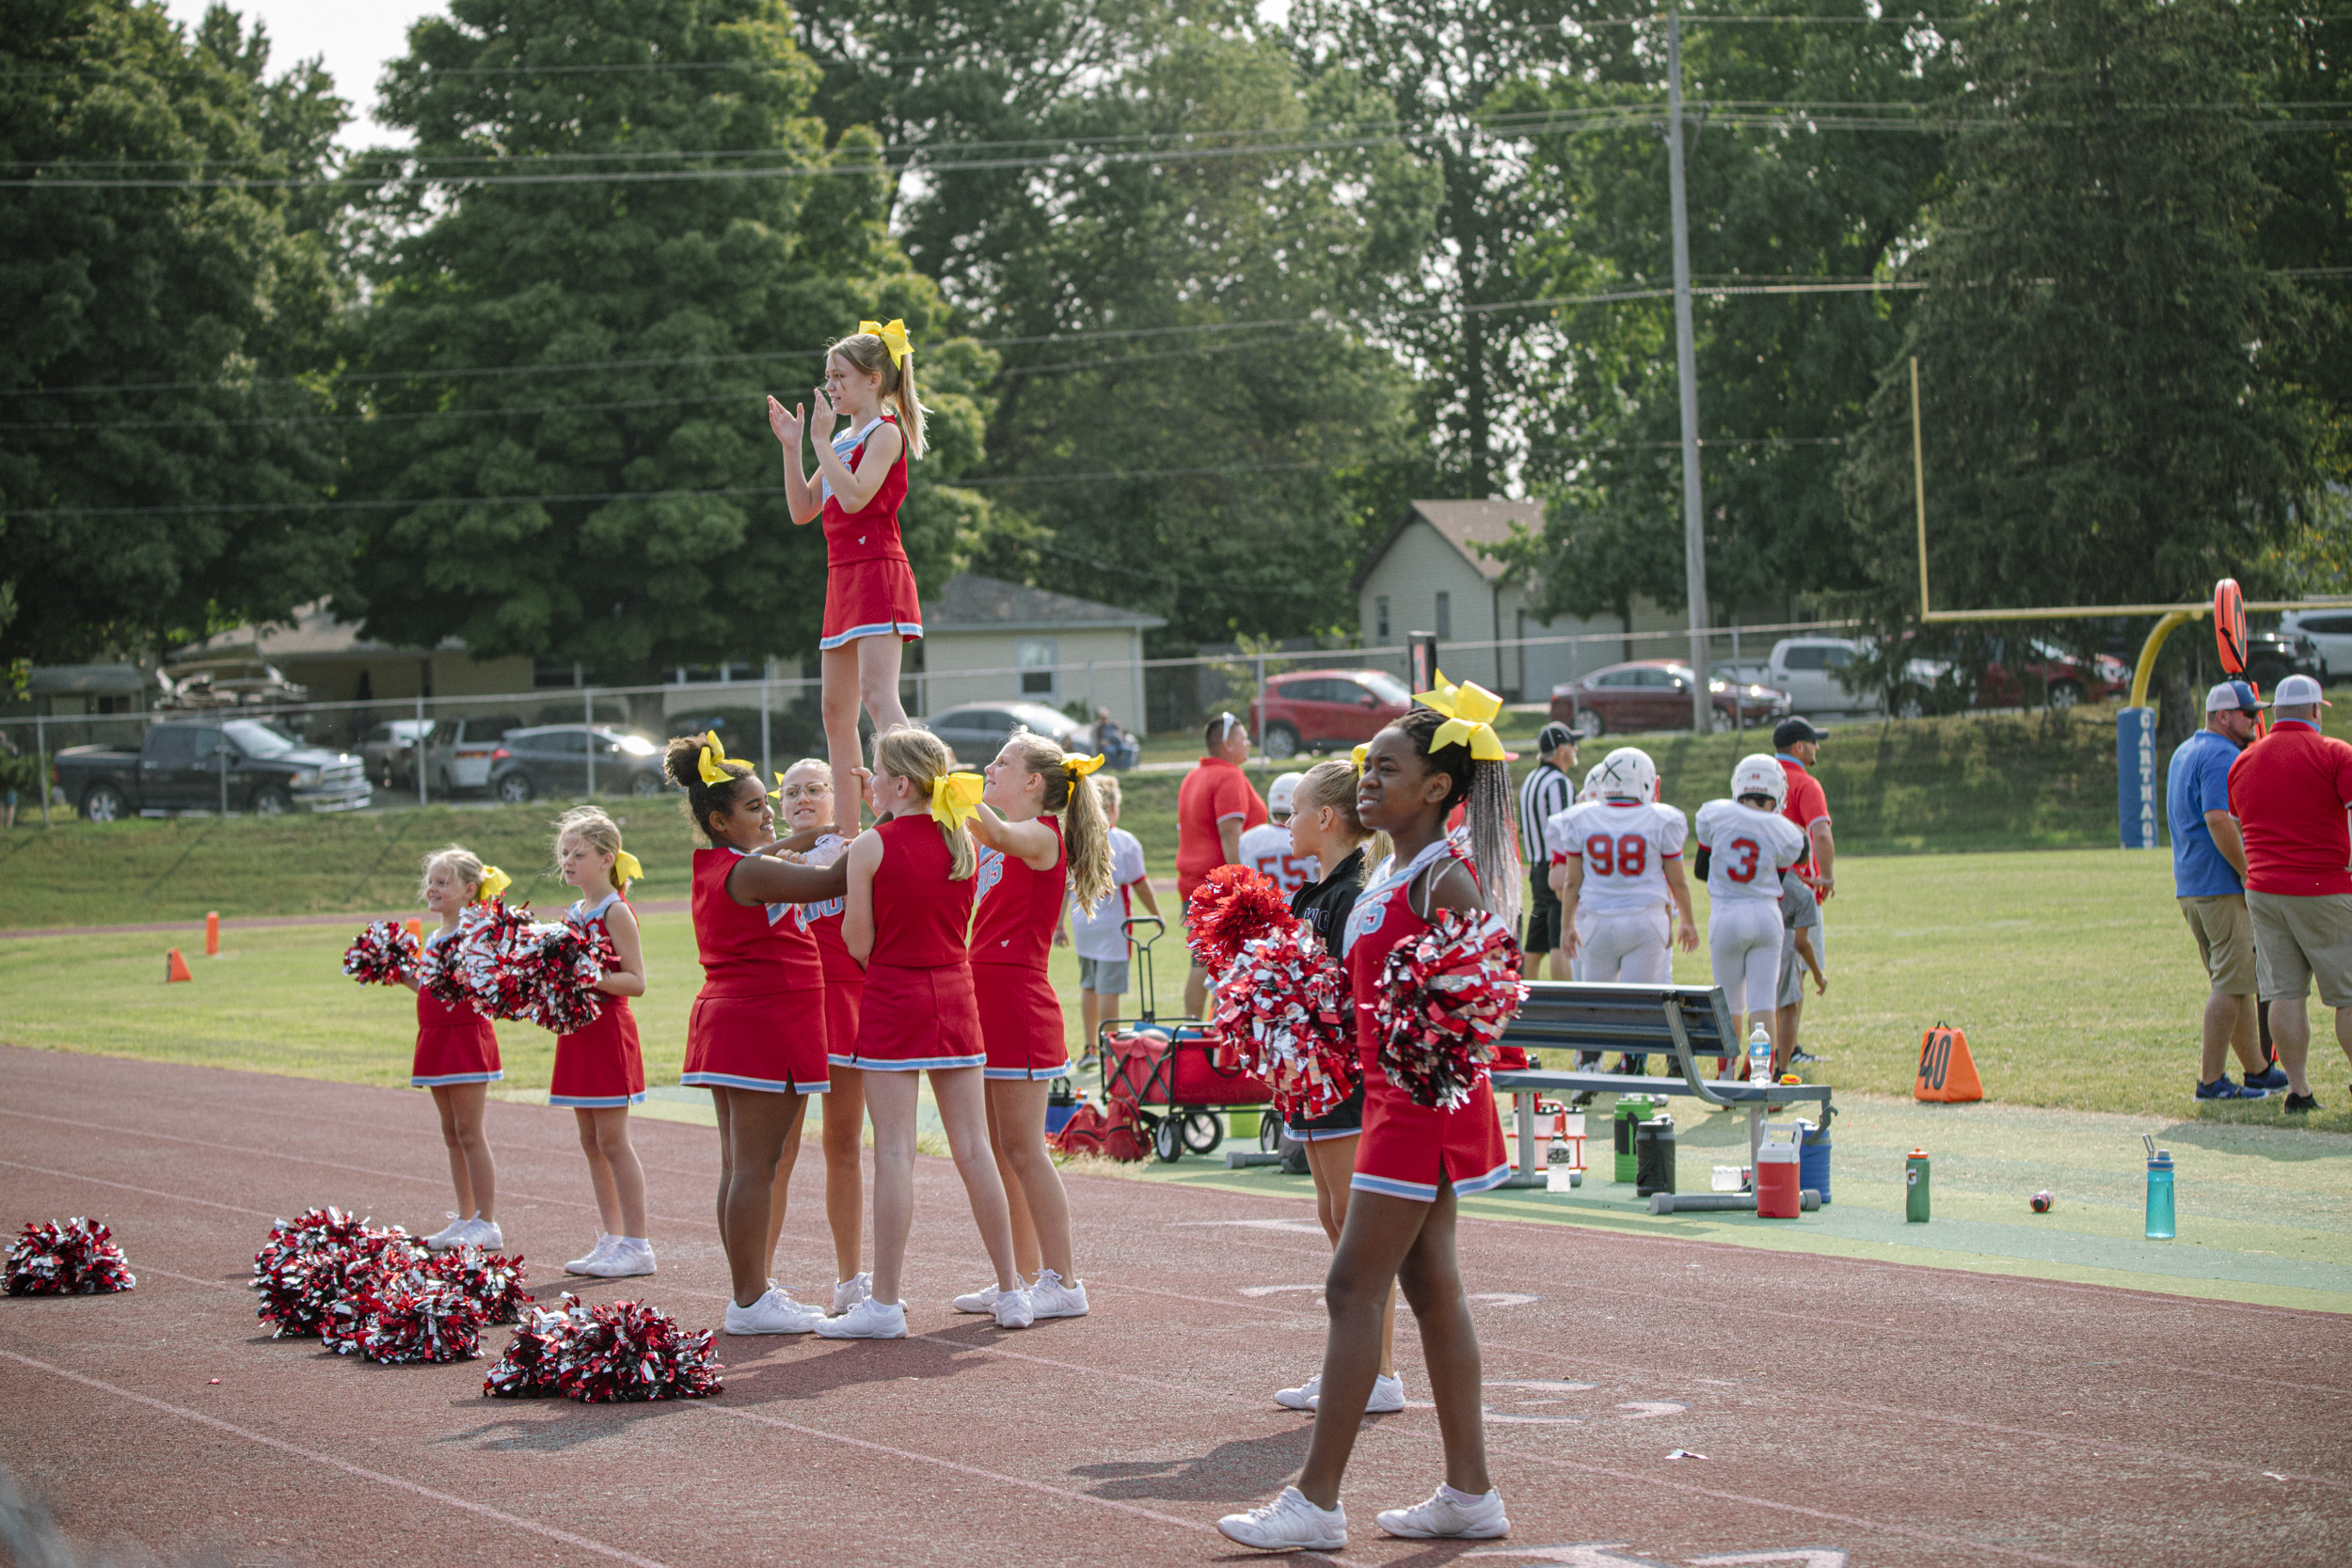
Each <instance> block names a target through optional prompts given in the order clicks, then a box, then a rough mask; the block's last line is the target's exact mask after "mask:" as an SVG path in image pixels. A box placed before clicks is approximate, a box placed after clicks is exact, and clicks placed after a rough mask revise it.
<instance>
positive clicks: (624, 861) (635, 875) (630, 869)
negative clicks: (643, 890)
mask: <svg viewBox="0 0 2352 1568" xmlns="http://www.w3.org/2000/svg"><path fill="white" fill-rule="evenodd" d="M612 875H614V876H615V877H618V878H619V879H621V880H622V881H624V882H635V881H642V880H643V879H644V875H645V868H644V866H642V865H640V864H638V863H637V857H636V856H635V855H632V854H630V853H629V852H628V850H626V849H615V850H614V851H612Z"/></svg>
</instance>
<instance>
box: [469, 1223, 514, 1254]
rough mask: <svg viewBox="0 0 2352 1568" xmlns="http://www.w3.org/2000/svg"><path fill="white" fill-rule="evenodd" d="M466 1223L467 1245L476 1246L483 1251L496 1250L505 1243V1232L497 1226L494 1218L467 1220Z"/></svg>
mask: <svg viewBox="0 0 2352 1568" xmlns="http://www.w3.org/2000/svg"><path fill="white" fill-rule="evenodd" d="M466 1225H467V1227H468V1229H467V1231H466V1241H467V1243H468V1244H469V1245H471V1246H478V1247H480V1248H481V1249H482V1250H483V1251H485V1252H496V1251H498V1250H499V1249H500V1248H501V1247H503V1246H504V1245H505V1244H506V1232H505V1231H503V1230H501V1229H500V1228H499V1222H498V1221H496V1220H482V1219H475V1220H468V1221H467V1222H466Z"/></svg>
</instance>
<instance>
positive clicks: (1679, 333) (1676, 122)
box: [1666, 6, 1715, 735]
mask: <svg viewBox="0 0 2352 1568" xmlns="http://www.w3.org/2000/svg"><path fill="white" fill-rule="evenodd" d="M1666 156H1667V159H1668V161H1669V163H1670V164H1671V167H1670V169H1669V170H1668V177H1667V190H1668V192H1669V197H1670V200H1671V203H1672V207H1673V214H1672V216H1673V222H1674V242H1675V374H1676V379H1677V381H1678V382H1679V383H1680V384H1681V390H1682V560H1683V590H1684V596H1685V597H1686V598H1688V599H1689V601H1690V605H1691V675H1692V686H1691V729H1692V733H1693V734H1697V735H1706V734H1707V733H1708V732H1709V731H1710V730H1712V729H1713V728H1714V723H1713V721H1714V717H1715V705H1714V703H1713V702H1712V701H1711V700H1710V699H1709V696H1708V676H1709V674H1710V673H1711V661H1710V660H1709V659H1708V652H1707V508H1706V503H1705V501H1704V500H1703V499H1702V498H1701V494H1700V490H1699V382H1698V355H1697V352H1696V351H1695V350H1694V349H1693V348H1692V328H1691V217H1690V212H1689V208H1688V205H1687V203H1686V201H1685V198H1684V195H1683V181H1682V11H1681V8H1680V7H1679V6H1677V7H1676V8H1674V9H1672V10H1669V11H1668V12H1667V13H1666Z"/></svg>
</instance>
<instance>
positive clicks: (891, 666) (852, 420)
mask: <svg viewBox="0 0 2352 1568" xmlns="http://www.w3.org/2000/svg"><path fill="white" fill-rule="evenodd" d="M815 403H816V406H815V408H814V409H813V410H812V411H811V412H810V413H809V414H808V415H807V416H806V417H805V420H804V419H803V414H802V412H801V405H800V404H793V405H792V411H791V412H790V413H788V414H787V413H786V412H785V408H784V404H781V403H778V402H777V401H776V400H775V399H774V398H770V399H769V400H768V427H769V428H770V429H771V430H772V431H774V432H775V434H776V439H777V440H779V441H781V442H783V443H784V493H785V501H786V504H787V505H788V506H789V507H790V508H791V511H792V521H793V522H795V523H799V524H804V523H806V522H808V521H809V520H810V519H811V518H816V517H822V518H823V519H824V526H825V624H824V630H823V632H822V634H821V635H820V636H819V637H818V641H817V647H818V657H820V658H821V659H822V660H823V673H824V681H823V686H822V688H821V692H820V699H819V700H820V703H821V705H822V708H823V711H824V718H825V746H826V749H827V751H828V752H830V753H831V754H832V757H833V770H834V773H835V774H836V775H839V774H844V773H847V772H848V771H849V770H850V769H851V768H855V767H856V766H857V764H858V761H859V754H858V741H857V716H858V708H859V706H860V705H861V704H862V705H864V707H865V709H866V713H867V714H868V715H870V716H871V717H872V719H873V721H874V732H875V733H876V734H877V735H880V734H882V732H883V731H886V730H891V729H895V728H898V727H899V726H901V725H903V724H905V723H906V721H907V711H906V709H905V708H904V707H902V706H901V705H899V702H898V659H899V655H900V653H901V652H902V651H903V649H902V648H901V644H902V643H905V642H912V641H914V640H915V639H916V638H918V637H920V636H922V635H923V607H922V605H921V603H920V602H919V601H918V600H917V599H916V597H915V593H914V567H913V566H911V565H909V564H908V563H907V552H906V546H905V545H904V544H902V543H901V542H900V541H899V537H898V503H899V502H901V501H903V500H905V499H906V494H907V462H908V460H909V459H910V458H915V457H920V456H922V455H923V402H922V399H921V398H919V397H917V396H916V395H915V391H914V350H913V349H911V348H910V347H908V346H907V328H906V323H904V322H899V321H894V322H892V323H890V324H889V325H887V326H885V325H882V324H881V323H879V322H860V323H858V329H857V330H856V331H855V332H852V333H850V335H849V336H848V337H846V338H844V339H842V340H841V341H839V342H837V343H835V344H834V345H833V347H832V348H830V349H828V350H827V351H826V352H825V384H824V385H823V386H821V387H819V388H817V389H816V392H815ZM884 410H888V412H884ZM836 420H846V421H847V423H848V426H849V428H848V429H847V430H845V431H843V432H842V434H841V435H839V436H835V435H834V422H835V421H836ZM804 427H805V428H806V430H807V432H808V434H809V435H811V436H814V437H816V440H815V446H816V451H817V477H818V482H819V483H818V488H817V489H815V490H811V489H810V487H809V477H808V475H807V474H805V473H804V472H803V471H802V468H801V432H802V430H803V428H804ZM834 809H835V811H836V813H838V814H839V815H837V816H836V817H835V819H834V820H835V824H836V827H837V830H838V832H840V834H841V836H842V837H844V838H847V837H849V836H850V834H852V833H855V832H857V824H858V801H857V799H856V798H855V797H854V796H844V797H840V798H838V799H837V800H836V801H835V807H834Z"/></svg>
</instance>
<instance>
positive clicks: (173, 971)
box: [164, 947, 196, 985]
mask: <svg viewBox="0 0 2352 1568" xmlns="http://www.w3.org/2000/svg"><path fill="white" fill-rule="evenodd" d="M195 978H196V976H195V975H193V974H189V973H188V960H187V959H185V958H182V957H181V956H180V949H178V948H177V947H175V948H173V949H172V950H171V957H170V958H166V959H165V960H164V984H166V985H169V984H171V983H172V982H173V981H174V980H193V979H195Z"/></svg>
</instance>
